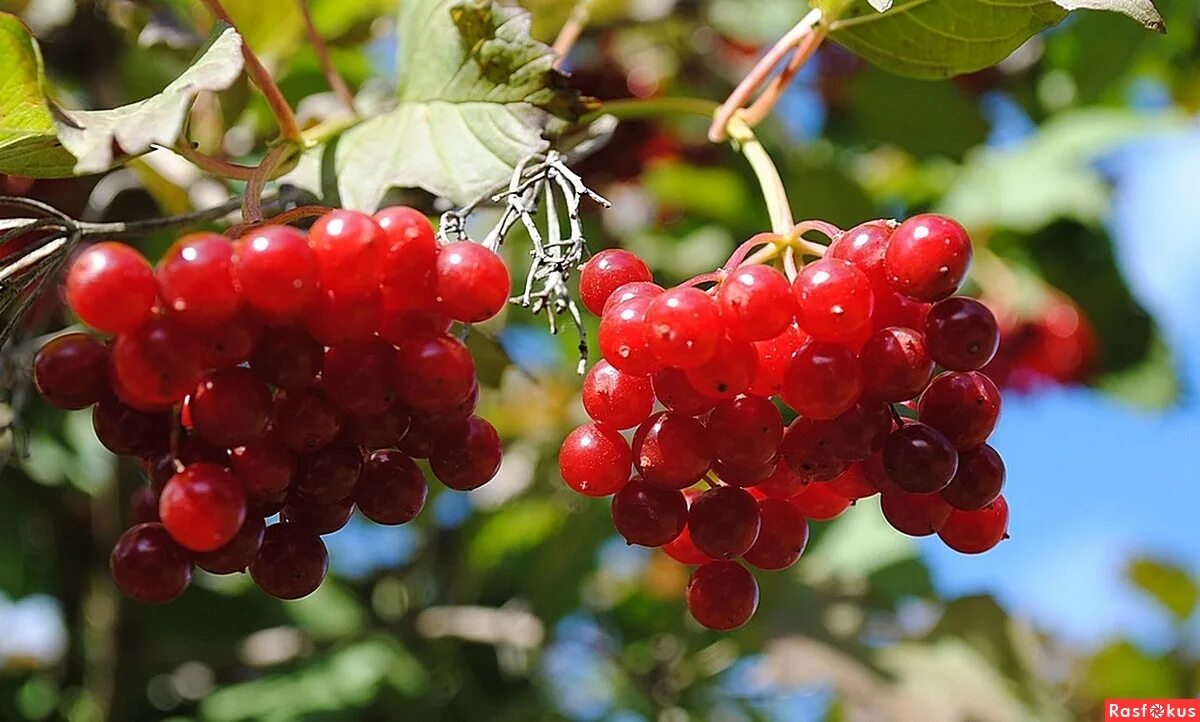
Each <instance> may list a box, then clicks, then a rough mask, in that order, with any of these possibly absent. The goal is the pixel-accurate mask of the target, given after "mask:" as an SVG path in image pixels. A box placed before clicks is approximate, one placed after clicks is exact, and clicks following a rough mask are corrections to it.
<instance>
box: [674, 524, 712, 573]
mask: <svg viewBox="0 0 1200 722" xmlns="http://www.w3.org/2000/svg"><path fill="white" fill-rule="evenodd" d="M662 550H663V551H664V552H665V553H666V555H667V556H669V557H671V558H672V559H674V560H675V561H677V562H679V563H680V564H689V565H696V564H707V563H708V562H712V561H716V560H715V559H713V558H712V557H710V556H709V555H707V554H705V553H704V552H702V551H700V550H699V549H697V548H696V544H695V542H693V541H692V533H691V532H690V531H688V528H687V526H686V525H685V526H684V527H683V531H681V532H679V536H677V537H675V538H674V539H672V540H671V541H669V542H667V543H666V544H664V545H663V547H662Z"/></svg>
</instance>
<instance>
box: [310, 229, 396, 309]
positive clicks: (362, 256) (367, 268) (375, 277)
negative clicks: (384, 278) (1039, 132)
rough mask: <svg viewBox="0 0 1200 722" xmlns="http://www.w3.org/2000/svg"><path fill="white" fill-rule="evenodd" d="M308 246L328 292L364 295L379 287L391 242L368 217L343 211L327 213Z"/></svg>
mask: <svg viewBox="0 0 1200 722" xmlns="http://www.w3.org/2000/svg"><path fill="white" fill-rule="evenodd" d="M308 245H309V246H310V247H311V248H312V250H313V255H314V256H315V257H316V259H317V267H318V269H319V273H318V277H319V279H320V283H321V287H322V288H324V289H325V290H327V291H332V292H334V293H337V294H344V295H346V296H360V295H362V294H364V293H366V292H368V291H370V290H372V289H375V288H377V287H378V285H379V279H380V276H381V275H382V274H381V269H382V266H383V260H384V258H385V254H386V253H387V240H386V236H385V234H384V232H383V229H382V228H380V227H379V225H378V224H377V223H376V222H375V221H374V219H372V218H371V217H370V216H368V215H367V214H365V213H360V212H358V211H351V210H341V209H339V210H333V211H330V212H329V213H326V214H325V215H323V216H321V217H320V218H318V219H317V221H316V223H313V225H312V228H310V229H309V230H308Z"/></svg>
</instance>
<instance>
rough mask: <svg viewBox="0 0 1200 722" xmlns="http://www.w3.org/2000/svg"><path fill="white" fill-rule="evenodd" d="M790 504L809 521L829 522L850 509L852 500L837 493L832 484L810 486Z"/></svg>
mask: <svg viewBox="0 0 1200 722" xmlns="http://www.w3.org/2000/svg"><path fill="white" fill-rule="evenodd" d="M789 502H790V503H791V504H792V506H795V507H796V509H798V510H799V511H800V513H801V514H803V515H804V516H805V517H806V518H808V519H815V520H817V521H829V520H830V519H836V518H838V517H839V516H841V515H842V513H843V512H844V511H846V509H848V508H849V507H850V500H849V499H847V498H846V497H844V496H842V495H840V494H838V493H837V491H836V490H835V489H834V488H833V485H832V484H828V483H819V484H809V485H808V486H806V487H804V488H803V489H801V490H800V493H799V494H796V495H795V496H793V497H792V498H791V499H790V500H789Z"/></svg>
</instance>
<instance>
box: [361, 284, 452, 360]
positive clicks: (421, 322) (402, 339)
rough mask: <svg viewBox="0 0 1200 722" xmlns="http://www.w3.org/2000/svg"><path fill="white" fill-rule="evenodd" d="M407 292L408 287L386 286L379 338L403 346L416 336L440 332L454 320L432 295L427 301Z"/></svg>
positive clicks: (435, 334)
mask: <svg viewBox="0 0 1200 722" xmlns="http://www.w3.org/2000/svg"><path fill="white" fill-rule="evenodd" d="M408 293H409V290H408V289H391V288H388V287H386V286H385V287H384V288H383V290H382V295H383V315H382V317H381V318H380V321H379V337H380V338H382V339H384V340H386V341H387V342H388V343H390V344H393V345H395V346H403V345H404V344H405V343H406V342H407V341H408V339H410V338H412V337H414V336H440V335H442V334H444V333H446V332H447V331H449V330H450V327H451V326H452V325H453V323H454V322H453V321H451V320H450V317H449V316H447V315H445V314H444V313H442V310H441V307H440V306H439V305H438V304H437V302H436V301H434V300H433V298H432V297H430V298H429V299H428V301H424V300H422V299H419V298H414V297H411V296H408V295H407V294H408Z"/></svg>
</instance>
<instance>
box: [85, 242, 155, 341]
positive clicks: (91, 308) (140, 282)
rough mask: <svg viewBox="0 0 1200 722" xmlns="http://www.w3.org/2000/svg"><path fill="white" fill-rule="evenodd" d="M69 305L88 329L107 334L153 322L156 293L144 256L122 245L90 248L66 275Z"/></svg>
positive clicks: (152, 272) (109, 243)
mask: <svg viewBox="0 0 1200 722" xmlns="http://www.w3.org/2000/svg"><path fill="white" fill-rule="evenodd" d="M66 285H67V294H66V295H67V303H68V304H70V306H71V310H72V311H74V312H75V315H77V316H79V318H80V320H82V321H83V322H84V323H86V324H87V325H89V326H91V327H92V328H94V329H96V330H98V331H103V332H105V333H124V332H126V331H132V330H133V329H135V328H137V327H138V326H140V325H141V324H142V323H143V322H145V321H146V320H147V319H149V318H150V314H151V312H152V311H153V308H154V300H155V296H156V293H157V289H156V285H155V282H154V270H153V269H151V268H150V262H149V261H147V260H146V258H145V256H143V255H142V254H141V253H138V252H137V251H136V250H135V249H133V248H130V247H129V246H127V245H125V244H123V243H115V242H111V241H109V242H104V243H97V244H96V245H94V246H92V247H91V248H88V249H87V250H86V251H84V252H83V253H81V254H79V256H78V257H77V258H76V259H75V261H74V262H73V263H72V264H71V269H70V270H69V271H68V272H67V284H66Z"/></svg>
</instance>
